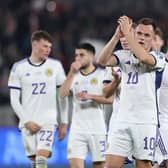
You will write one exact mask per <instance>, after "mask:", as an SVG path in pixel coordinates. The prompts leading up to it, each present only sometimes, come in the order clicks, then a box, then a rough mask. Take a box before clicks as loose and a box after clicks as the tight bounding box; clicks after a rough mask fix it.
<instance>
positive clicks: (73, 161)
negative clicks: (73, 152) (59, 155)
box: [69, 159, 84, 168]
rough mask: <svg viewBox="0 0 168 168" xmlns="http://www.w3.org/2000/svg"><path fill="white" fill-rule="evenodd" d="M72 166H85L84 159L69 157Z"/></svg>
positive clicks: (79, 167) (72, 167) (82, 167)
mask: <svg viewBox="0 0 168 168" xmlns="http://www.w3.org/2000/svg"><path fill="white" fill-rule="evenodd" d="M69 163H70V167H71V168H84V160H82V159H69Z"/></svg>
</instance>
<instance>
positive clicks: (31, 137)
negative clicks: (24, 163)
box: [21, 128, 37, 156]
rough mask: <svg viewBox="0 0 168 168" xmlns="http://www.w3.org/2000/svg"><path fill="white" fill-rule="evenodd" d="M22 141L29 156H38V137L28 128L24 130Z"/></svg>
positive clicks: (22, 131)
mask: <svg viewBox="0 0 168 168" xmlns="http://www.w3.org/2000/svg"><path fill="white" fill-rule="evenodd" d="M21 133H22V139H23V145H24V148H25V153H26V155H27V156H33V155H35V154H36V149H37V146H36V135H35V134H32V133H31V132H30V131H29V130H28V129H27V128H22V130H21Z"/></svg>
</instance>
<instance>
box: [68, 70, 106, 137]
mask: <svg viewBox="0 0 168 168" xmlns="http://www.w3.org/2000/svg"><path fill="white" fill-rule="evenodd" d="M105 72H106V71H105V69H102V68H100V67H97V68H96V69H95V71H93V72H92V73H90V74H88V75H84V74H82V73H81V72H78V73H77V74H76V75H75V77H74V79H73V82H72V85H71V90H72V93H73V114H72V124H71V129H72V130H73V131H75V132H79V133H95V134H105V132H106V126H105V118H104V111H103V106H102V105H101V104H99V103H96V102H95V101H91V100H78V99H77V98H76V97H75V94H76V93H78V92H87V93H89V94H93V95H97V96H102V94H103V93H102V89H103V80H104V77H105Z"/></svg>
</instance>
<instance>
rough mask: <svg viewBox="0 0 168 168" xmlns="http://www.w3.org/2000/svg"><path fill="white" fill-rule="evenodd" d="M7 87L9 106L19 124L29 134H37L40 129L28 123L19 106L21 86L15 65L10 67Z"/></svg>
mask: <svg viewBox="0 0 168 168" xmlns="http://www.w3.org/2000/svg"><path fill="white" fill-rule="evenodd" d="M8 87H9V89H10V103H11V106H12V108H13V110H14V112H15V113H16V115H17V116H18V118H19V120H20V122H21V123H23V124H24V126H25V127H26V128H28V129H29V130H30V131H31V132H37V131H38V130H39V129H40V128H41V127H40V126H39V125H37V124H36V123H34V122H31V121H29V119H28V117H27V116H26V114H25V113H24V109H23V106H22V104H21V101H20V100H21V84H20V77H19V70H18V68H17V65H15V64H14V66H13V67H12V70H11V73H10V76H9V81H8Z"/></svg>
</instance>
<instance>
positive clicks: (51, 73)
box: [45, 69, 53, 76]
mask: <svg viewBox="0 0 168 168" xmlns="http://www.w3.org/2000/svg"><path fill="white" fill-rule="evenodd" d="M45 74H46V75H47V76H52V75H53V71H52V69H47V70H46V71H45Z"/></svg>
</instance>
